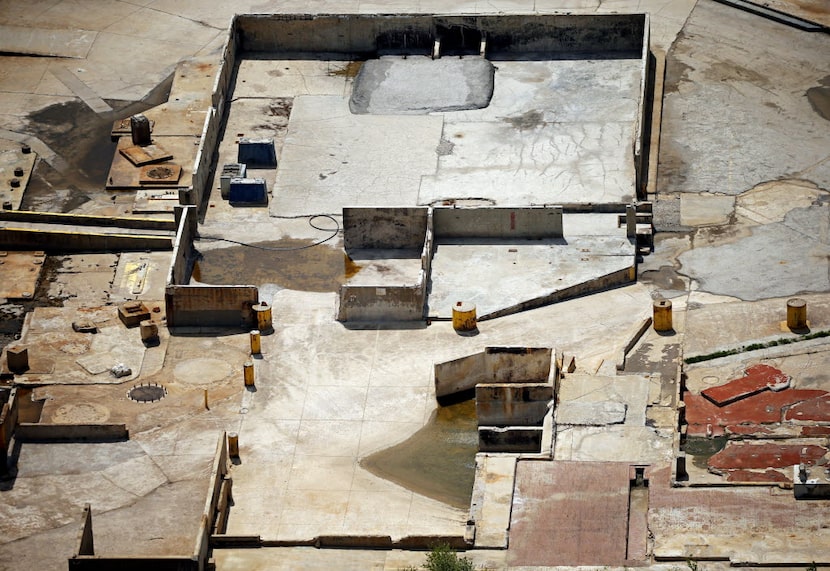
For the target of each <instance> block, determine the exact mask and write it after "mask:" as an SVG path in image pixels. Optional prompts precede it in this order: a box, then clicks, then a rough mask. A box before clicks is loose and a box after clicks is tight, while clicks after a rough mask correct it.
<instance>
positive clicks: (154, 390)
mask: <svg viewBox="0 0 830 571" xmlns="http://www.w3.org/2000/svg"><path fill="white" fill-rule="evenodd" d="M165 395H167V389H166V388H164V387H163V386H162V385H157V384H146V385H144V384H141V385H136V386H134V387H133V388H131V389H130V390H129V391H127V397H129V399H130V400H134V401H135V402H155V401H157V400H161V399H163V398H164V397H165Z"/></svg>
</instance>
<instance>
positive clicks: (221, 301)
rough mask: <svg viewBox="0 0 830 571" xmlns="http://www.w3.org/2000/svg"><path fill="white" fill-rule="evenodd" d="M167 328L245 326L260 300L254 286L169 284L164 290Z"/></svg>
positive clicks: (253, 318) (247, 325)
mask: <svg viewBox="0 0 830 571" xmlns="http://www.w3.org/2000/svg"><path fill="white" fill-rule="evenodd" d="M164 301H165V305H166V310H167V326H168V327H244V328H246V329H247V328H251V327H253V325H254V320H255V317H254V314H253V310H252V309H251V308H252V307H253V306H254V305H256V304H257V303H259V290H258V289H257V287H256V286H245V285H242V286H185V285H182V286H179V285H169V286H167V288H166V290H165V293H164Z"/></svg>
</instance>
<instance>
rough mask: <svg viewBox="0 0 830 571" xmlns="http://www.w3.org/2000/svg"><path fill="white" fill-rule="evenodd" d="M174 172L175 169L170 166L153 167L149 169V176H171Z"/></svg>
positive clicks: (160, 177)
mask: <svg viewBox="0 0 830 571" xmlns="http://www.w3.org/2000/svg"><path fill="white" fill-rule="evenodd" d="M172 174H173V169H171V168H170V167H153V168H151V169H150V170H148V171H147V176H148V177H150V178H155V179H159V180H160V179H163V178H170V176H171V175H172Z"/></svg>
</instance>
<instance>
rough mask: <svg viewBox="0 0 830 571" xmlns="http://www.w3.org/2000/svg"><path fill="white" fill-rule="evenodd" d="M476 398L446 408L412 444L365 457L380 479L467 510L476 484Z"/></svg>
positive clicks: (363, 464)
mask: <svg viewBox="0 0 830 571" xmlns="http://www.w3.org/2000/svg"><path fill="white" fill-rule="evenodd" d="M476 425H477V423H476V407H475V400H474V399H473V400H468V401H464V402H461V403H458V404H454V405H450V406H444V407H440V408H439V409H438V410H437V411H436V412H435V413H434V414H433V416H432V418H431V419H430V421H429V422H428V423H427V424H426V426H424V427H423V428H422V429H421V430H419V431H418V432H417V433H415V434H414V435H412V437H410V438H409V439H408V440H406V441H404V442H401V443H400V444H398V445H396V446H393V447H391V448H387V449H386V450H381V451H380V452H376V453H374V454H372V455H371V456H368V457H367V458H364V459H363V460H362V461H361V463H360V465H361V466H362V467H363V468H365V469H366V470H368V471H370V472H372V473H373V474H375V475H376V476H379V477H381V478H384V479H387V480H391V481H392V482H395V483H396V484H400V485H401V486H403V487H405V488H407V489H410V490H412V491H413V492H417V493H419V494H422V495H424V496H427V497H430V498H433V499H435V500H439V501H442V502H444V503H447V504H449V505H451V506H454V507H457V508H460V509H467V508H469V507H470V498H471V496H472V492H473V481H474V480H475V467H476V466H475V464H476V463H475V456H476V452H478V429H477V426H476Z"/></svg>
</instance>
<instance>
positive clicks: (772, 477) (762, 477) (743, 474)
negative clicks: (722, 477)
mask: <svg viewBox="0 0 830 571" xmlns="http://www.w3.org/2000/svg"><path fill="white" fill-rule="evenodd" d="M726 481H727V482H759V483H766V482H776V483H777V482H781V483H788V482H791V481H792V478H789V477H787V476H786V475H785V474H784V473H782V472H779V471H778V470H765V471H763V472H753V471H751V470H730V471H729V477H728V478H727V479H726Z"/></svg>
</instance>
